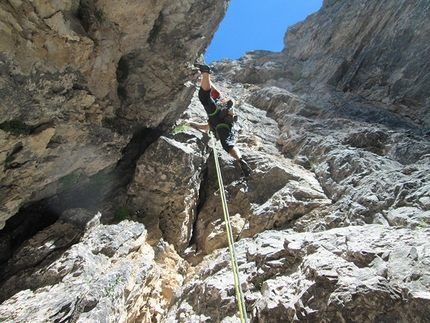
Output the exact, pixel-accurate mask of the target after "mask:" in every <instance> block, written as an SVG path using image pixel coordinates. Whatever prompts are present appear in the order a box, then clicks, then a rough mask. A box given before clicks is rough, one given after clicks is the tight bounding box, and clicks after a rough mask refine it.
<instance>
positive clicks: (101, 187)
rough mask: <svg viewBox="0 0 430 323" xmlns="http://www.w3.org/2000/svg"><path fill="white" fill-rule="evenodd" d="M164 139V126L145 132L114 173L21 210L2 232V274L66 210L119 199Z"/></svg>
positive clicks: (101, 174) (131, 144)
mask: <svg viewBox="0 0 430 323" xmlns="http://www.w3.org/2000/svg"><path fill="white" fill-rule="evenodd" d="M161 135H162V126H159V127H157V128H154V129H152V128H142V129H141V130H139V131H137V132H136V133H135V134H134V135H133V137H132V139H131V140H130V142H129V143H128V145H127V146H126V147H124V149H123V150H122V158H121V159H120V160H119V161H118V163H117V165H116V166H115V167H114V168H113V169H110V170H101V171H99V172H98V173H97V174H95V175H93V176H91V177H90V178H87V179H86V180H85V181H82V182H79V183H72V184H73V185H71V186H70V187H68V188H67V189H65V190H64V191H63V192H61V193H60V194H57V195H54V196H51V197H49V198H46V199H43V200H39V201H36V202H33V203H29V204H27V205H25V206H23V207H21V209H20V210H19V212H18V213H17V214H15V215H14V216H13V217H11V218H10V219H8V220H7V221H6V225H5V227H4V228H3V230H1V231H0V271H2V269H3V268H4V267H5V266H6V265H7V262H8V261H9V259H10V258H11V257H12V256H13V254H14V253H15V252H16V251H17V250H18V249H19V247H20V246H21V245H22V244H23V243H24V242H25V241H26V240H28V239H29V238H31V237H32V236H34V235H35V234H37V233H38V232H39V231H41V230H44V229H45V228H47V227H49V226H50V225H52V224H54V223H55V222H56V221H57V220H58V219H59V218H60V216H61V215H62V213H63V212H64V211H65V210H67V209H71V208H84V209H91V208H94V207H96V206H97V204H99V203H101V202H103V201H104V200H109V199H111V198H112V197H113V196H115V194H116V193H117V191H118V189H120V188H122V187H125V186H126V185H128V184H129V183H130V181H131V179H132V178H133V174H134V171H135V168H136V163H137V160H138V159H139V157H140V156H141V155H142V154H143V153H144V152H145V150H146V149H147V148H148V147H149V146H150V145H151V144H152V143H154V142H155V141H156V140H157V139H158V138H159V137H160V136H161ZM0 280H1V276H0Z"/></svg>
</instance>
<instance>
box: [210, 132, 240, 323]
mask: <svg viewBox="0 0 430 323" xmlns="http://www.w3.org/2000/svg"><path fill="white" fill-rule="evenodd" d="M210 134H211V140H212V149H213V152H214V158H215V168H216V172H217V176H218V185H219V192H220V196H221V202H222V209H223V212H224V222H225V227H226V231H227V239H228V248H229V249H230V259H231V266H232V268H233V276H234V286H235V288H236V299H237V303H238V306H239V312H240V321H241V323H247V322H248V319H247V317H246V308H245V299H244V297H243V291H242V286H241V284H240V280H239V270H238V266H237V259H236V251H235V249H234V240H233V231H232V230H231V225H230V215H229V213H228V207H227V200H226V198H225V190H224V184H223V182H222V175H221V168H220V167H219V161H218V152H217V150H216V141H215V138H214V135H213V134H212V131H210Z"/></svg>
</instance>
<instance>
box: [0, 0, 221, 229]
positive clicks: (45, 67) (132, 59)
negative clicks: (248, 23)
mask: <svg viewBox="0 0 430 323" xmlns="http://www.w3.org/2000/svg"><path fill="white" fill-rule="evenodd" d="M225 10H226V2H224V1H206V2H204V3H200V2H197V1H192V0H191V1H182V2H181V3H176V2H171V1H170V2H169V1H161V2H160V1H157V3H153V4H151V5H148V4H147V3H144V2H141V3H137V2H127V1H102V0H99V1H92V0H82V1H78V0H68V1H57V2H49V1H48V2H46V1H28V0H25V1H3V2H2V3H1V4H0V17H1V25H2V28H1V30H2V31H1V38H2V41H1V44H0V95H1V97H2V100H1V103H0V112H1V113H0V115H1V119H0V128H1V129H2V130H3V131H0V162H1V167H2V168H3V170H4V171H3V172H2V174H1V187H0V191H1V203H0V204H1V210H0V227H3V226H4V225H5V221H6V220H7V219H8V218H10V217H11V216H13V215H15V214H16V213H17V212H18V211H19V209H20V208H21V207H22V206H24V205H27V204H29V203H32V202H35V201H39V200H42V199H44V198H48V197H52V196H54V195H56V194H60V193H62V192H63V191H64V190H65V189H66V188H67V187H68V185H64V183H63V182H67V183H68V184H73V185H75V184H78V183H82V182H85V181H90V179H91V177H92V176H93V175H95V174H97V173H98V172H100V171H104V173H111V172H112V169H113V168H114V167H115V166H116V164H117V162H118V161H119V160H120V159H121V157H122V150H123V149H124V148H125V147H126V146H127V143H128V142H129V141H130V137H131V135H132V134H134V133H136V132H138V131H140V130H141V129H142V128H156V127H157V126H158V125H159V124H160V123H162V122H165V123H169V122H172V120H174V119H175V118H176V117H175V116H177V115H178V114H180V113H181V111H183V110H184V109H185V108H186V106H187V102H189V100H190V97H191V96H192V91H191V89H190V88H187V87H184V83H186V82H187V81H188V80H189V78H190V76H192V75H193V73H195V72H194V71H192V70H191V69H190V68H189V66H191V63H193V62H194V61H195V60H196V58H198V57H199V55H200V54H201V53H202V52H203V51H204V49H205V48H206V47H207V46H208V44H209V43H210V40H211V38H212V36H213V33H214V30H215V29H216V27H217V25H218V23H219V22H220V20H221V19H222V17H223V15H224V13H225ZM187 89H188V91H187ZM111 177H113V175H111ZM62 179H63V180H62ZM65 186H66V187H65Z"/></svg>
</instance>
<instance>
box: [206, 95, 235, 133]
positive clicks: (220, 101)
mask: <svg viewBox="0 0 430 323" xmlns="http://www.w3.org/2000/svg"><path fill="white" fill-rule="evenodd" d="M211 96H212V98H213V99H214V101H215V105H216V111H215V112H214V113H212V115H215V114H218V117H219V118H220V119H221V120H223V121H224V122H225V123H227V124H228V125H230V126H231V125H232V124H233V122H236V121H237V115H236V113H235V110H234V106H233V105H234V104H233V101H232V100H227V99H225V98H223V97H222V95H221V93H219V92H218V91H217V90H216V89H212V90H211Z"/></svg>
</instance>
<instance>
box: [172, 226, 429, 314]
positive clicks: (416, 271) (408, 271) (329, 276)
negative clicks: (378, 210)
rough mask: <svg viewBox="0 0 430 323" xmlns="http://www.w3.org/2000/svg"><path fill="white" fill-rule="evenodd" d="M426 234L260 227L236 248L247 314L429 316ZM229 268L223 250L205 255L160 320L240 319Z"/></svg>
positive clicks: (373, 228) (373, 229)
mask: <svg viewBox="0 0 430 323" xmlns="http://www.w3.org/2000/svg"><path fill="white" fill-rule="evenodd" d="M428 237H429V230H428V229H426V230H417V231H414V232H411V231H409V230H407V229H402V228H388V227H384V226H381V225H368V226H362V227H349V228H339V229H332V230H329V231H325V232H322V233H319V234H315V233H294V232H291V231H265V232H263V233H261V234H258V235H256V236H255V237H253V238H252V239H243V240H241V241H239V242H238V243H237V244H236V247H237V248H236V250H237V261H238V265H239V269H240V273H241V274H242V276H241V278H242V280H241V282H242V289H243V291H244V294H245V302H246V304H247V311H248V314H249V316H248V317H249V318H250V320H251V321H252V322H302V321H303V322H386V321H398V322H428V317H429V316H428V315H429V314H430V312H429V308H428V306H427V305H428V303H429V300H430V294H429V292H428V287H429V282H430V280H429V278H430V276H429V275H428V271H427V269H425V267H426V266H428V263H429V261H430V254H429V248H428ZM231 270H232V269H231V264H230V261H229V258H228V256H227V255H226V251H219V252H215V253H213V254H212V255H210V256H208V257H207V258H205V259H204V261H203V262H202V263H201V265H200V267H199V273H198V274H197V275H196V276H195V277H194V278H193V280H191V281H190V282H188V283H187V284H186V285H185V286H184V287H183V288H182V290H181V291H180V295H181V297H180V298H178V300H176V301H175V302H174V306H173V307H172V309H171V310H170V311H169V314H168V319H167V320H166V321H167V322H195V321H197V322H204V321H205V320H215V321H217V322H224V321H225V322H236V321H237V322H239V317H238V312H237V305H236V304H235V297H234V294H235V291H234V283H233V278H232V273H231ZM423 271H426V272H427V273H426V274H424V273H423ZM202 303H203V304H206V306H201V304H202ZM363 309H365V310H363Z"/></svg>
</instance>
